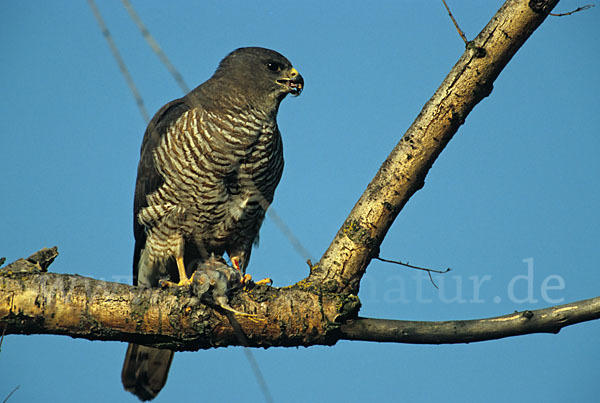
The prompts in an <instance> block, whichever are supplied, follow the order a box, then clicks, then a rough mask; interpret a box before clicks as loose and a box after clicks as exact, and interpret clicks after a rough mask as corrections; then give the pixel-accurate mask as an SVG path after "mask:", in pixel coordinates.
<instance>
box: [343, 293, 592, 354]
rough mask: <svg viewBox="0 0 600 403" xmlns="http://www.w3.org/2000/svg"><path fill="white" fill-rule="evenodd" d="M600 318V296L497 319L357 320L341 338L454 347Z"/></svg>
mask: <svg viewBox="0 0 600 403" xmlns="http://www.w3.org/2000/svg"><path fill="white" fill-rule="evenodd" d="M595 319H600V297H596V298H591V299H586V300H583V301H578V302H573V303H570V304H565V305H558V306H553V307H550V308H545V309H538V310H535V311H523V312H515V313H511V314H508V315H504V316H497V317H495V318H488V319H478V320H451V321H444V322H421V321H408V320H389V319H369V318H357V319H353V320H349V321H348V322H347V323H345V324H343V325H342V326H341V327H340V333H341V336H340V339H344V340H363V341H379V342H391V343H412V344H452V343H472V342H476V341H485V340H495V339H502V338H504V337H511V336H520V335H524V334H531V333H554V334H556V333H558V332H559V331H560V330H561V329H562V328H563V327H566V326H570V325H574V324H576V323H581V322H586V321H590V320H595Z"/></svg>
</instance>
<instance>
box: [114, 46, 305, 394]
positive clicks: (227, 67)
mask: <svg viewBox="0 0 600 403" xmlns="http://www.w3.org/2000/svg"><path fill="white" fill-rule="evenodd" d="M303 87H304V80H303V78H302V76H301V75H300V74H299V73H298V71H297V70H296V69H295V68H294V67H292V64H291V63H290V62H289V60H288V59H286V58H285V57H284V56H282V55H281V54H279V53H277V52H275V51H273V50H269V49H264V48H258V47H250V48H240V49H237V50H235V51H233V52H231V53H230V54H229V55H228V56H227V57H225V58H224V59H223V60H222V61H221V63H220V64H219V67H218V68H217V70H216V71H215V73H214V75H213V76H212V77H211V78H210V79H209V80H208V81H206V82H205V83H203V84H201V85H200V86H198V87H197V88H196V89H194V90H192V91H191V92H190V93H189V94H187V95H186V96H184V97H183V98H180V99H177V100H175V101H172V102H169V103H168V104H166V105H165V106H163V107H162V108H161V109H160V110H159V111H158V112H157V113H156V115H155V116H154V118H152V121H151V122H150V123H149V125H148V128H147V129H146V133H145V134H144V139H143V141H142V148H141V153H140V163H139V166H138V174H137V182H136V188H135V198H134V207H133V212H134V222H133V229H134V235H135V251H134V259H133V282H134V284H135V285H140V286H145V287H157V286H159V282H161V281H164V280H169V281H170V282H173V283H177V284H180V285H185V284H190V280H189V276H190V275H191V274H192V272H193V271H194V269H195V268H196V267H197V266H198V265H199V264H201V263H202V262H203V261H206V260H208V259H209V258H210V257H211V255H212V254H215V255H216V256H223V254H224V253H225V252H227V255H228V257H229V259H230V260H231V262H232V264H233V266H234V267H236V268H237V269H239V270H240V271H241V273H242V275H243V274H244V273H245V271H246V267H247V266H248V260H249V259H250V252H251V250H252V245H253V243H254V242H255V241H257V239H258V231H259V229H260V226H261V224H262V221H263V219H264V216H265V212H266V209H267V208H268V206H269V204H270V203H271V202H272V201H273V194H274V192H275V188H276V187H277V184H278V183H279V180H280V178H281V173H282V170H283V151H282V143H281V135H280V133H279V129H278V127H277V120H276V118H277V111H278V109H279V104H280V102H281V101H282V100H283V99H284V98H285V96H286V95H287V94H292V95H299V94H300V93H301V92H302V89H303ZM172 359H173V352H171V351H170V350H160V349H156V348H151V347H145V346H140V345H136V344H130V345H129V348H128V349H127V355H126V357H125V363H124V364H123V371H122V381H123V386H124V387H125V389H126V390H128V391H130V392H132V393H134V394H135V395H136V396H138V397H139V398H140V400H151V399H153V398H154V397H155V396H156V395H157V394H158V392H159V391H160V390H161V389H162V387H163V386H164V384H165V382H166V380H167V374H168V371H169V366H170V365H171V361H172Z"/></svg>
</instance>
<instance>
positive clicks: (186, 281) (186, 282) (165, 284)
mask: <svg viewBox="0 0 600 403" xmlns="http://www.w3.org/2000/svg"><path fill="white" fill-rule="evenodd" d="M194 274H196V273H194ZM194 274H192V277H190V278H187V276H184V277H183V278H182V279H180V280H179V283H175V282H173V281H169V280H159V281H158V284H159V285H160V286H161V287H162V288H169V287H189V286H191V285H192V283H193V282H194Z"/></svg>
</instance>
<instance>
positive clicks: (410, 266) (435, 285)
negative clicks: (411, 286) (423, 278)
mask: <svg viewBox="0 0 600 403" xmlns="http://www.w3.org/2000/svg"><path fill="white" fill-rule="evenodd" d="M375 259H377V260H381V261H382V262H386V263H394V264H397V265H400V266H405V267H408V268H410V269H416V270H423V271H426V272H427V275H428V276H429V280H430V281H431V284H433V286H434V287H435V288H437V289H438V290H439V287H438V286H437V284H436V283H435V282H434V281H433V277H431V273H439V274H444V273H448V272H449V271H450V270H452V269H451V268H450V267H448V268H447V269H446V270H434V269H428V268H426V267H419V266H413V265H412V264H408V262H407V263H403V262H401V261H399V260H389V259H384V258H382V257H379V256H376V257H375Z"/></svg>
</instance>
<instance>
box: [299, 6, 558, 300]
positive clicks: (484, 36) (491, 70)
mask: <svg viewBox="0 0 600 403" xmlns="http://www.w3.org/2000/svg"><path fill="white" fill-rule="evenodd" d="M556 3H558V0H546V1H544V0H537V1H530V0H508V1H507V2H506V3H505V4H504V5H503V6H502V8H500V10H498V12H497V13H496V15H494V17H493V18H492V20H491V21H490V22H489V23H488V25H487V26H486V27H485V28H484V29H483V31H481V33H480V34H479V35H478V36H477V37H476V38H475V39H474V40H473V41H472V42H470V43H469V44H468V46H467V50H466V51H465V52H464V54H463V55H462V56H461V57H460V59H459V60H458V62H457V63H456V65H455V66H454V67H453V68H452V70H451V71H450V73H449V74H448V76H447V77H446V79H445V80H444V81H443V82H442V84H441V85H440V87H439V88H438V89H437V91H436V92H435V94H434V95H433V96H432V97H431V99H430V100H429V101H428V102H427V104H426V105H425V106H424V107H423V109H422V111H421V113H420V114H419V116H418V117H417V118H416V120H415V121H414V122H413V124H412V125H411V126H410V128H409V129H408V130H407V132H406V133H405V134H404V136H403V137H402V139H401V140H400V142H399V143H398V144H397V145H396V147H395V148H394V149H393V150H392V152H391V153H390V155H389V156H388V158H387V159H386V160H385V162H384V163H383V165H381V168H380V169H379V171H378V172H377V174H376V175H375V177H374V178H373V180H372V181H371V183H370V184H369V185H368V187H367V189H366V190H365V192H364V193H363V195H362V196H361V198H360V199H359V200H358V202H357V203H356V205H355V206H354V208H353V209H352V211H351V212H350V215H349V216H348V218H347V219H346V220H345V222H344V223H343V225H342V227H341V228H340V230H339V231H338V233H337V234H336V235H335V237H334V239H333V241H332V243H331V245H329V248H328V249H327V251H326V252H325V254H324V255H323V256H322V257H321V260H320V261H319V263H318V264H317V265H315V266H314V267H313V269H312V273H311V276H310V278H309V280H310V281H311V282H313V283H322V284H323V285H324V286H325V287H326V289H327V290H329V291H332V292H335V291H338V292H346V293H352V294H358V289H359V284H360V279H361V278H362V276H363V274H364V272H365V270H366V267H367V265H368V264H369V263H370V261H371V259H373V258H374V257H376V256H378V254H379V246H380V245H381V242H382V241H383V239H384V237H385V235H386V234H387V232H388V230H389V228H390V226H391V225H392V223H393V222H394V220H395V219H396V216H397V215H398V213H399V212H400V210H402V208H403V207H404V205H405V204H406V203H407V202H408V200H409V199H410V197H411V196H412V195H413V194H414V193H415V192H416V191H418V190H419V189H421V188H422V187H423V185H424V181H425V176H426V175H427V172H428V171H429V169H430V168H431V166H432V165H433V163H434V162H435V160H436V158H437V157H438V155H439V154H440V153H441V152H442V150H443V149H444V147H445V146H446V144H447V143H448V142H449V141H450V139H452V136H454V134H455V133H456V131H457V130H458V128H459V127H460V126H461V125H462V124H463V123H464V122H465V119H466V118H467V115H468V114H469V113H470V112H471V110H472V109H473V107H474V106H475V105H477V103H479V102H480V101H481V100H482V99H483V98H485V97H487V96H488V95H489V94H490V93H491V91H492V88H493V83H494V81H495V80H496V78H497V77H498V75H499V74H500V72H501V71H502V70H503V69H504V67H505V66H506V64H507V63H508V62H509V61H510V59H511V58H512V57H513V55H514V54H515V53H516V52H517V50H519V48H520V47H521V46H522V45H523V43H524V42H525V41H526V40H527V39H528V38H529V36H530V35H531V34H532V33H533V31H535V29H536V28H537V27H538V26H540V24H541V23H542V22H543V21H544V19H545V18H546V16H547V15H548V13H549V12H550V11H551V10H552V9H553V8H554V6H555V5H556ZM532 7H535V9H533V8H532Z"/></svg>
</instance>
